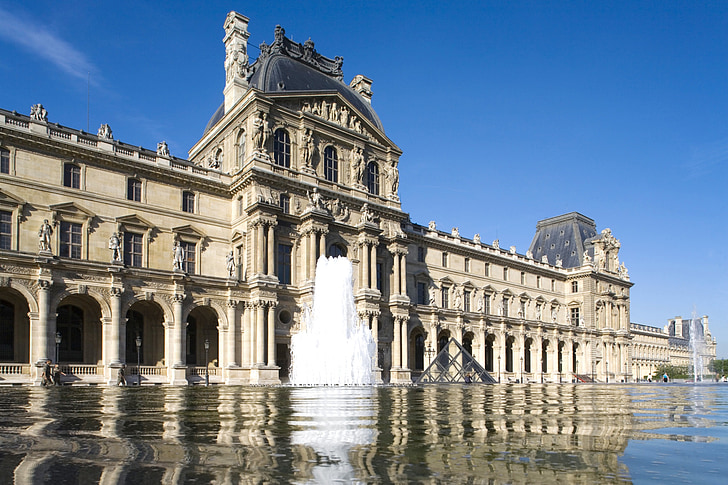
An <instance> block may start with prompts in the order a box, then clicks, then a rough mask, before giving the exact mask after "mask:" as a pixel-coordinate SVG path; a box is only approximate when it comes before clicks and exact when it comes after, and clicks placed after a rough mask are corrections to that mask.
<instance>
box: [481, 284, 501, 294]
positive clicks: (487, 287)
mask: <svg viewBox="0 0 728 485" xmlns="http://www.w3.org/2000/svg"><path fill="white" fill-rule="evenodd" d="M483 292H485V293H497V292H498V291H497V290H496V289H495V288H493V287H492V286H490V285H485V286H484V287H483Z"/></svg>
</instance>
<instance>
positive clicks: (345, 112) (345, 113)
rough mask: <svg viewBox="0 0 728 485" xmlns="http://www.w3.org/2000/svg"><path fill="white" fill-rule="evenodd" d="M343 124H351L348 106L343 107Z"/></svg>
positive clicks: (340, 118)
mask: <svg viewBox="0 0 728 485" xmlns="http://www.w3.org/2000/svg"><path fill="white" fill-rule="evenodd" d="M339 120H340V123H341V125H342V126H348V124H349V109H348V108H347V107H346V106H342V107H341V116H340V117H339Z"/></svg>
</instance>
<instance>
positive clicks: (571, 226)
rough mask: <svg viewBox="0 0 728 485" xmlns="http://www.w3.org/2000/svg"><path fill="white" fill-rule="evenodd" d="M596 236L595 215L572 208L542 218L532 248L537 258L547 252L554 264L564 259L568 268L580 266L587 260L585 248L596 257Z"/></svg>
mask: <svg viewBox="0 0 728 485" xmlns="http://www.w3.org/2000/svg"><path fill="white" fill-rule="evenodd" d="M596 236H597V226H596V223H595V222H594V221H593V220H592V219H590V218H588V217H586V216H584V215H582V214H579V213H578V212H570V213H568V214H563V215H560V216H556V217H551V218H549V219H544V220H542V221H538V224H536V234H535V235H534V236H533V241H531V247H530V248H529V250H530V251H531V252H532V253H533V259H535V260H536V261H541V258H542V257H543V256H544V255H546V256H548V259H549V263H550V264H556V260H557V259H560V260H561V262H562V266H563V267H564V268H577V267H580V266H581V265H582V264H583V262H584V261H583V257H584V250H588V251H589V253H588V254H589V256H591V257H592V258H593V257H594V246H593V245H592V243H591V241H592V239H593V238H595V237H596Z"/></svg>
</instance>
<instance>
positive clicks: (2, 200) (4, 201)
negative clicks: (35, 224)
mask: <svg viewBox="0 0 728 485" xmlns="http://www.w3.org/2000/svg"><path fill="white" fill-rule="evenodd" d="M24 205H25V201H24V200H23V199H21V198H20V197H17V196H15V195H13V194H11V193H10V192H7V191H4V190H0V206H2V207H12V208H15V207H23V206H24Z"/></svg>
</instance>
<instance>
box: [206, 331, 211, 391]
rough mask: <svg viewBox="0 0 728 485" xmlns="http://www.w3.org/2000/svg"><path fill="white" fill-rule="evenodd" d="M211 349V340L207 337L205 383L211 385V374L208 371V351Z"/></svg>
mask: <svg viewBox="0 0 728 485" xmlns="http://www.w3.org/2000/svg"><path fill="white" fill-rule="evenodd" d="M209 350H210V341H209V340H207V339H205V385H206V386H209V385H210V374H209V372H208V367H209V365H210V364H209V363H208V360H207V352H208V351H209Z"/></svg>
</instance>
